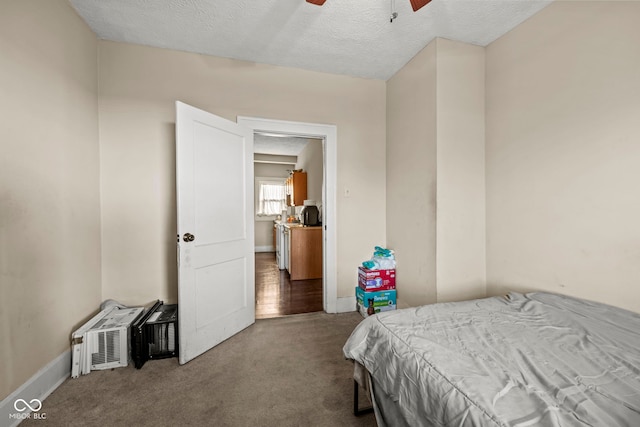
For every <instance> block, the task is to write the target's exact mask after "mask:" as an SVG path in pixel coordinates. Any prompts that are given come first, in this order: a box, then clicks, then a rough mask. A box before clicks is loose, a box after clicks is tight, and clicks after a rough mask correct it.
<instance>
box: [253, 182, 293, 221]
mask: <svg viewBox="0 0 640 427" xmlns="http://www.w3.org/2000/svg"><path fill="white" fill-rule="evenodd" d="M285 203H286V198H285V187H284V184H282V183H274V182H261V183H260V190H259V193H258V215H279V214H280V213H281V212H282V211H283V210H284V209H286V205H285Z"/></svg>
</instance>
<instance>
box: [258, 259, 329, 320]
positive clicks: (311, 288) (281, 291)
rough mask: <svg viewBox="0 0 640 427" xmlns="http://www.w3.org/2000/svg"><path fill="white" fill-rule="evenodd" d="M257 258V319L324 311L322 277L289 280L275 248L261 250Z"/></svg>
mask: <svg viewBox="0 0 640 427" xmlns="http://www.w3.org/2000/svg"><path fill="white" fill-rule="evenodd" d="M255 260H256V319H268V318H271V317H281V316H285V315H287V314H300V313H312V312H315V311H322V309H323V308H322V279H312V280H293V281H292V280H290V279H289V273H288V272H287V270H280V269H279V268H278V265H277V264H276V255H275V252H258V253H256V254H255Z"/></svg>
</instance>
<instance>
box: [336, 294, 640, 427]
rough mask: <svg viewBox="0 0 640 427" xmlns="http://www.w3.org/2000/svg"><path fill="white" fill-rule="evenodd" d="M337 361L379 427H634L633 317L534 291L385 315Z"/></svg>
mask: <svg viewBox="0 0 640 427" xmlns="http://www.w3.org/2000/svg"><path fill="white" fill-rule="evenodd" d="M343 351H344V355H345V357H346V358H347V359H351V360H353V361H354V362H355V374H354V378H356V379H357V380H358V383H360V384H361V385H362V386H363V387H365V388H366V389H368V390H369V391H370V395H371V399H372V402H373V408H374V410H375V415H376V421H377V423H378V425H379V426H381V427H383V426H411V427H416V426H522V427H524V426H604V427H612V426H631V427H635V426H640V314H636V313H633V312H630V311H626V310H622V309H619V308H615V307H611V306H608V305H604V304H599V303H595V302H590V301H585V300H581V299H577V298H572V297H568V296H564V295H558V294H551V293H540V292H539V293H528V294H519V293H510V294H508V295H506V296H502V297H491V298H484V299H478V300H472V301H464V302H455V303H439V304H431V305H425V306H422V307H417V308H410V309H403V310H396V311H388V312H384V313H379V314H376V315H374V316H371V317H368V318H366V319H364V320H363V321H362V322H361V323H360V324H359V325H358V326H357V327H356V328H355V329H354V331H353V333H352V334H351V336H350V338H349V339H348V340H347V342H346V344H345V346H344V349H343ZM356 390H357V388H356ZM356 398H357V396H356ZM355 405H356V408H357V403H356V404H355Z"/></svg>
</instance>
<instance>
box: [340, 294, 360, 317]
mask: <svg viewBox="0 0 640 427" xmlns="http://www.w3.org/2000/svg"><path fill="white" fill-rule="evenodd" d="M350 311H356V296H355V295H354V296H352V297H342V298H338V300H337V303H336V312H337V313H348V312H350Z"/></svg>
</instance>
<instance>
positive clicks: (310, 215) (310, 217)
mask: <svg viewBox="0 0 640 427" xmlns="http://www.w3.org/2000/svg"><path fill="white" fill-rule="evenodd" d="M307 202H308V203H307ZM300 219H301V221H302V225H307V226H313V225H320V211H319V210H318V207H317V206H316V205H315V202H314V201H313V200H305V201H304V206H303V207H302V211H300Z"/></svg>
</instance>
